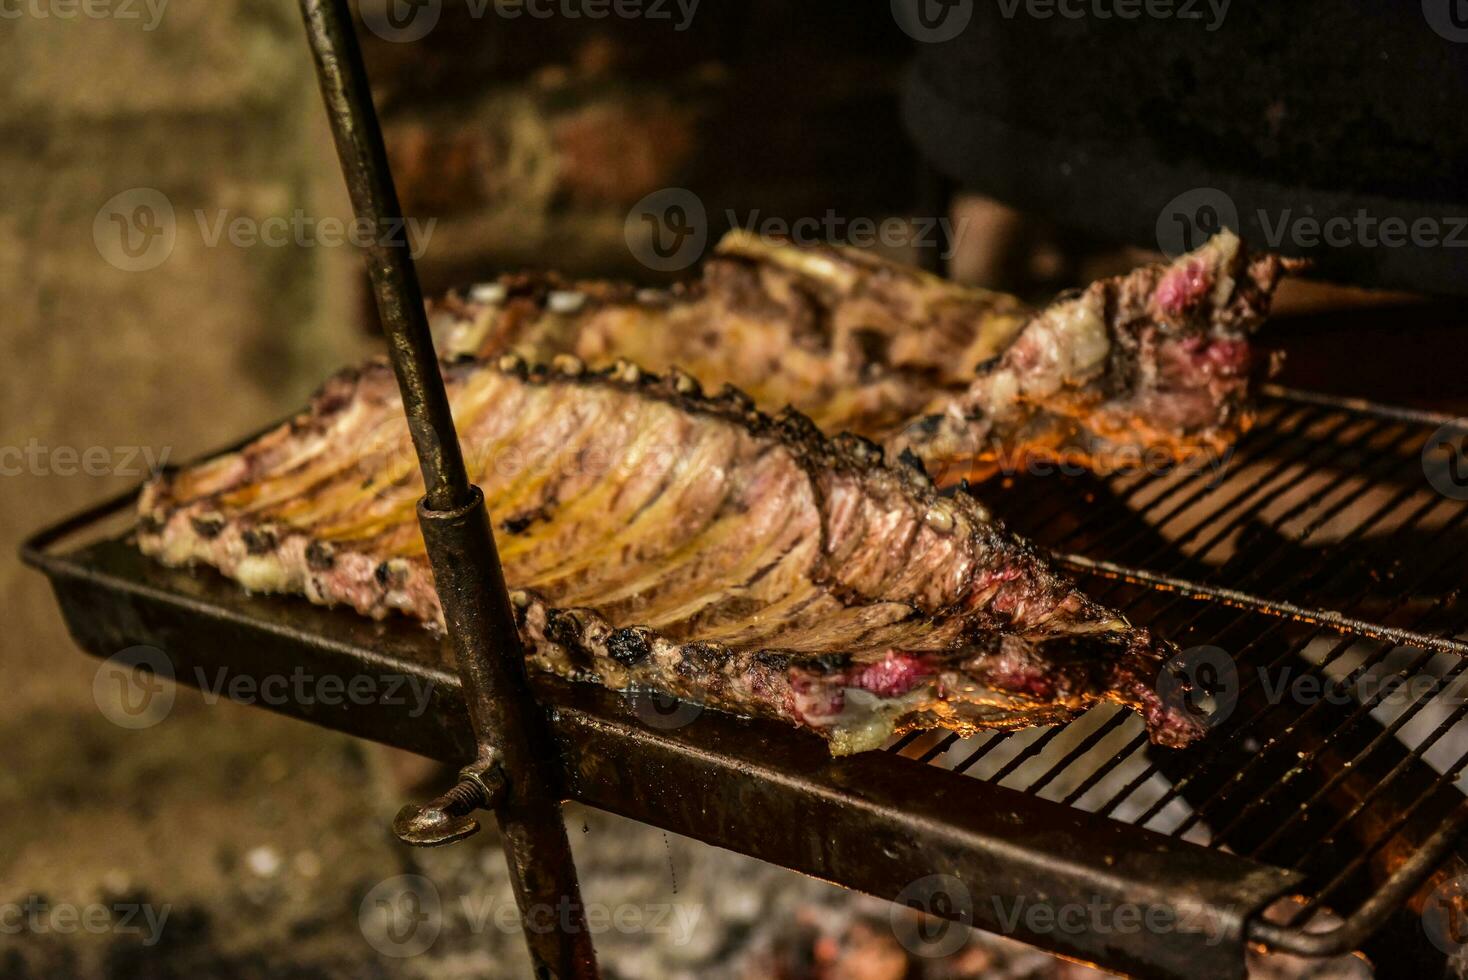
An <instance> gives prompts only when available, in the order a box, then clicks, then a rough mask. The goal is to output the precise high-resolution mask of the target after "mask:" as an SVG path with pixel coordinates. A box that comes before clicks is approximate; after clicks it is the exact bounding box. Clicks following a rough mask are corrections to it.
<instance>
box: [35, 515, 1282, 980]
mask: <svg viewBox="0 0 1468 980" xmlns="http://www.w3.org/2000/svg"><path fill="white" fill-rule="evenodd" d="M126 504H127V501H122V502H120V503H119V504H118V506H120V507H125V506H126ZM71 530H73V531H74V530H78V528H76V527H72V528H71ZM35 544H36V547H34V548H32V549H31V551H30V553H29V554H28V555H27V558H28V560H29V561H31V562H32V564H36V565H38V566H39V567H41V568H42V569H43V570H44V571H45V572H46V573H47V574H48V575H49V576H50V577H51V579H52V582H53V584H54V586H55V589H56V594H57V597H58V600H59V601H60V604H61V608H62V611H63V614H64V615H65V617H66V620H67V623H68V626H69V628H70V629H71V631H72V635H73V636H74V637H75V639H76V640H77V642H78V643H79V644H80V645H81V646H82V647H83V648H84V649H86V650H88V651H89V652H91V653H93V654H94V655H98V656H110V655H112V654H114V653H116V652H117V651H119V650H122V649H124V648H127V647H130V646H135V645H138V644H147V645H151V646H153V647H156V648H158V649H159V650H162V651H163V652H165V653H166V655H167V656H168V658H169V660H170V661H171V662H172V664H173V669H174V672H175V676H176V678H177V679H178V680H179V681H180V682H181V683H197V682H198V679H200V678H205V677H213V676H215V675H216V674H217V672H218V671H219V670H220V669H225V670H228V671H229V672H230V673H231V674H234V675H239V676H266V675H269V674H271V673H279V672H286V671H290V670H292V669H295V668H297V667H299V666H302V665H305V666H306V667H307V668H308V669H309V670H311V671H312V672H313V673H315V674H317V675H319V676H327V675H337V676H343V677H352V676H357V675H360V674H368V675H375V676H382V675H384V674H389V673H390V674H395V675H403V676H409V677H412V678H415V679H416V681H417V682H418V683H420V684H422V685H426V686H427V688H428V690H429V692H430V694H429V697H428V699H427V705H428V707H427V710H426V711H425V712H423V713H422V714H421V716H418V717H410V716H409V714H408V713H407V712H405V711H404V709H403V708H402V707H401V706H392V705H387V704H380V703H364V704H350V705H340V706H336V707H330V708H323V707H322V706H320V705H317V704H301V703H297V702H295V701H292V702H290V703H287V704H280V705H272V706H271V707H272V709H273V710H279V711H282V712H284V713H287V714H291V715H293V716H296V717H300V718H304V719H305V720H308V721H311V722H314V723H316V724H321V725H326V726H329V727H332V728H336V729H338V730H341V731H346V732H349V733H351V734H355V735H359V736H362V737H364V738H370V739H373V740H376V741H380V742H384V743H387V744H391V745H395V746H399V747H401V748H406V749H410V750H412V751H416V752H420V753H423V754H425V755H429V756H433V757H435V758H439V759H443V760H446V761H452V762H456V763H463V762H468V761H470V760H472V759H473V758H474V756H475V755H476V746H475V744H474V740H473V738H472V735H471V729H470V726H469V724H468V719H469V715H468V707H467V705H466V703H465V700H464V696H463V691H462V687H461V685H460V682H459V680H458V678H457V676H456V674H455V672H454V671H453V669H452V656H451V654H450V653H449V651H448V650H447V649H446V647H445V645H444V644H443V643H442V642H440V641H439V640H437V639H435V638H434V637H433V636H432V635H430V634H428V633H426V632H425V631H424V630H422V629H421V628H420V627H417V626H416V625H413V624H411V623H408V622H399V621H389V622H383V623H374V622H369V621H366V620H363V619H361V618H359V617H356V616H353V615H351V614H348V613H346V612H342V611H334V610H326V609H320V608H317V607H314V606H310V605H308V604H307V603H304V602H301V601H299V600H296V599H291V598H272V597H262V596H250V595H247V594H245V593H243V592H241V591H240V590H239V589H237V588H236V587H234V586H233V585H231V584H230V583H229V582H227V581H225V580H224V579H222V578H221V577H219V576H216V575H213V574H211V573H203V572H200V573H197V574H196V573H190V572H188V571H185V570H178V569H169V568H164V567H161V566H158V565H156V564H154V563H152V562H150V561H148V560H147V559H146V558H144V557H143V556H142V555H140V554H139V553H138V552H137V551H136V549H134V548H133V547H132V546H131V545H130V544H129V543H128V542H127V541H126V540H125V538H117V537H113V538H106V539H103V540H101V541H98V542H95V543H92V544H89V545H87V546H85V547H82V548H81V549H80V550H75V551H72V552H70V553H64V554H54V553H51V552H50V551H49V550H48V546H49V544H50V542H49V541H47V540H45V539H41V540H38V541H37V542H35ZM533 684H534V688H535V690H536V692H537V694H538V695H539V697H540V700H541V702H542V703H544V704H546V705H548V706H549V707H550V714H549V723H550V728H551V732H552V737H553V738H554V739H555V740H556V742H557V743H558V745H559V746H560V749H561V754H562V756H563V758H564V759H565V765H566V771H565V774H564V775H565V782H564V785H565V787H566V789H567V791H568V793H569V794H570V796H572V797H573V798H575V799H577V800H580V801H582V802H585V803H588V804H590V805H592V806H597V807H600V808H602V809H606V810H610V811H613V812H616V813H620V814H623V815H626V816H631V817H634V818H637V819H640V820H644V821H646V822H648V823H651V824H654V825H657V826H659V827H662V828H664V829H667V830H670V831H673V832H676V833H679V834H684V835H687V836H690V837H694V838H697V839H699V840H703V841H706V842H708V843H710V844H715V845H718V846H722V847H728V848H731V849H734V850H738V851H741V852H743V853H746V854H749V855H752V856H754V857H758V858H761V859H763V860H767V861H771V862H773V863H777V864H781V865H784V866H786V867H790V868H793V869H795V870H798V871H802V872H805V873H808V874H812V875H816V876H819V877H821V878H825V879H827V880H830V881H834V882H837V883H840V884H843V885H847V886H849V887H853V888H857V889H860V890H862V891H866V892H869V893H871V894H874V895H878V896H880V897H883V898H888V899H900V900H903V901H906V902H909V903H911V904H914V905H915V906H917V907H925V908H928V909H929V910H931V911H933V912H935V913H936V914H940V915H945V916H947V917H949V918H952V919H955V920H957V921H963V922H971V923H973V924H975V925H977V926H979V927H981V928H987V929H990V930H995V931H1001V932H1003V933H1004V934H1005V935H1009V936H1012V937H1014V938H1018V939H1021V940H1024V941H1027V942H1031V943H1034V944H1035V945H1037V946H1040V947H1042V948H1045V949H1049V950H1051V951H1054V952H1058V953H1062V954H1065V955H1068V956H1072V957H1078V958H1081V959H1085V960H1088V961H1090V962H1094V963H1097V964H1099V965H1101V966H1103V967H1107V968H1109V969H1112V970H1115V971H1118V972H1122V973H1128V974H1133V975H1138V976H1155V977H1196V976H1199V975H1207V976H1210V977H1242V976H1243V975H1244V944H1245V937H1246V929H1247V927H1248V923H1249V922H1250V920H1251V919H1252V918H1253V916H1254V915H1255V913H1257V912H1258V911H1259V910H1260V909H1262V908H1263V907H1264V906H1265V905H1267V904H1268V903H1269V901H1270V900H1272V899H1273V898H1274V897H1276V896H1278V895H1280V894H1284V893H1288V892H1290V891H1291V890H1292V889H1293V888H1294V887H1296V885H1297V883H1298V878H1297V876H1295V875H1293V874H1292V873H1290V872H1288V871H1284V870H1281V869H1277V868H1272V867H1270V866H1268V865H1264V864H1260V863H1257V862H1252V861H1248V860H1245V859H1241V858H1238V857H1235V856H1233V855H1230V854H1227V853H1223V852H1219V851H1214V850H1208V849H1206V848H1202V847H1198V846H1196V845H1194V844H1190V843H1188V842H1185V841H1178V840H1171V839H1169V838H1167V837H1164V836H1162V835H1159V834H1154V833H1150V832H1147V831H1139V830H1137V829H1135V828H1131V827H1127V826H1125V825H1123V824H1120V823H1117V822H1115V821H1111V820H1107V819H1105V818H1102V817H1098V816H1095V815H1091V814H1086V813H1083V812H1080V811H1078V810H1075V809H1072V808H1068V807H1064V806H1060V805H1057V804H1054V803H1051V802H1048V801H1045V800H1040V799H1036V798H1033V797H1029V796H1026V795H1024V794H1020V793H1015V792H1012V791H1009V790H1006V789H1003V788H1001V787H996V786H988V785H986V784H984V783H981V782H979V781H977V780H971V779H967V778H964V777H961V776H958V775H956V774H953V773H947V772H943V771H940V770H937V769H933V768H931V767H928V766H924V765H921V764H918V763H915V762H912V761H910V760H906V759H901V758H897V757H895V756H891V755H887V754H881V753H866V754H863V755H858V756H854V757H850V758H847V759H840V760H833V759H831V758H830V757H829V755H828V754H827V751H826V748H825V746H824V744H823V743H822V742H821V741H820V740H819V739H817V738H815V737H813V736H810V735H808V734H806V733H802V732H798V731H794V730H792V729H790V728H787V727H785V726H782V725H778V724H775V723H771V722H762V721H754V720H747V719H737V718H732V717H729V716H726V715H722V714H720V713H718V712H714V711H702V712H698V711H696V710H695V711H694V712H693V713H692V714H691V717H687V718H678V724H677V727H670V722H669V721H668V719H667V717H666V716H664V715H659V714H657V713H655V712H654V713H649V712H648V711H647V710H646V706H645V704H642V705H639V703H638V701H637V700H636V699H631V698H627V697H624V696H620V695H617V694H614V693H612V692H608V691H605V690H603V689H600V688H597V687H594V686H590V685H577V684H570V683H567V682H565V681H562V680H560V679H557V678H554V677H551V676H548V675H545V676H537V677H535V678H534V681H533ZM955 883H957V884H955ZM935 888H936V892H935ZM955 889H958V890H959V891H961V892H962V893H964V894H965V895H967V900H965V901H959V902H956V903H955V902H953V901H951V899H952V898H953V892H954V890H955ZM940 898H947V899H950V901H949V902H947V903H945V902H943V901H940V900H937V899H940ZM1036 905H1042V906H1044V907H1045V908H1046V909H1050V910H1056V911H1060V912H1062V913H1063V911H1064V910H1066V909H1090V908H1101V909H1110V910H1115V909H1123V908H1124V909H1135V910H1137V911H1136V913H1135V914H1136V915H1138V916H1140V917H1142V920H1143V921H1145V920H1146V917H1148V916H1151V917H1153V919H1157V918H1158V917H1161V921H1167V922H1172V923H1177V924H1179V925H1180V928H1176V929H1173V930H1171V931H1169V932H1168V934H1167V935H1165V936H1162V937H1161V938H1162V939H1163V941H1161V942H1159V941H1158V939H1159V937H1158V935H1157V933H1156V932H1155V931H1151V930H1148V929H1146V928H1137V929H1136V930H1135V931H1120V930H1111V931H1107V932H1104V933H1103V932H1097V931H1093V930H1088V929H1084V928H1058V927H1053V926H1052V927H1046V926H1045V922H1044V920H1041V922H1040V928H1038V929H1037V928H1032V927H1031V926H1032V925H1033V924H1034V920H1033V918H1032V917H1031V916H1028V915H1021V916H1016V915H1015V912H1016V910H1023V909H1033V908H1034V907H1035V906H1036Z"/></svg>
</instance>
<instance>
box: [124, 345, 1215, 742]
mask: <svg viewBox="0 0 1468 980" xmlns="http://www.w3.org/2000/svg"><path fill="white" fill-rule="evenodd" d="M443 371H444V377H445V382H446V385H447V389H448V392H449V396H450V400H451V404H452V407H453V411H454V415H455V421H456V424H457V427H458V431H459V435H460V439H461V441H462V444H463V448H464V454H465V457H466V460H467V462H468V464H469V467H470V473H471V477H472V478H473V479H474V480H475V482H476V483H478V484H479V486H480V487H481V488H482V489H483V491H484V494H485V498H486V501H487V503H488V507H489V510H490V514H491V519H492V520H493V522H494V526H495V529H496V536H497V538H498V539H499V544H500V555H501V561H502V563H503V567H504V571H505V576H506V580H507V582H508V583H509V584H510V586H511V588H512V589H513V590H514V591H513V593H512V600H513V603H514V605H515V608H516V613H517V620H518V624H519V627H520V632H521V636H522V639H523V641H524V644H525V648H526V651H527V656H528V658H529V660H530V662H531V663H532V664H533V665H535V666H537V667H540V668H543V669H546V670H550V671H554V672H556V673H558V674H561V675H564V676H567V677H570V678H573V679H579V680H587V681H595V682H598V683H601V684H603V685H606V686H608V687H611V688H614V689H639V688H640V689H649V690H654V691H660V692H665V693H667V694H670V695H674V696H677V697H680V698H683V699H685V700H691V701H696V702H699V703H702V704H706V705H708V706H710V707H715V708H720V709H724V710H728V711H732V712H736V713H740V714H745V715H756V716H765V717H774V718H778V719H784V720H786V721H789V722H792V723H794V724H796V725H799V726H802V727H805V728H808V729H811V730H813V731H816V732H818V733H820V734H821V735H823V736H825V737H826V738H827V739H828V740H829V743H830V745H831V748H832V751H833V752H836V753H848V752H856V751H861V750H865V749H870V748H875V747H877V746H879V745H881V744H882V743H883V742H884V740H886V739H887V738H888V737H890V736H891V735H892V734H893V733H895V732H901V731H905V730H910V729H914V728H919V727H922V728H927V727H944V728H948V729H951V730H953V731H957V732H964V733H972V732H974V731H978V730H981V729H1010V728H1016V727H1021V726H1026V725H1032V724H1043V723H1051V722H1057V721H1061V720H1064V719H1066V718H1069V717H1071V716H1073V715H1075V714H1076V713H1078V712H1080V711H1083V710H1085V709H1086V708H1088V707H1089V706H1091V705H1093V704H1095V703H1097V702H1098V701H1103V700H1106V701H1113V702H1119V703H1121V704H1124V705H1126V706H1128V707H1131V708H1133V709H1135V710H1137V711H1138V712H1139V713H1140V714H1141V716H1142V717H1143V719H1144V720H1145V722H1146V724H1147V726H1148V729H1149V731H1150V733H1151V736H1152V738H1153V740H1154V741H1155V742H1158V743H1159V744H1163V745H1169V746H1180V745H1184V744H1187V743H1188V742H1190V741H1192V740H1194V739H1196V738H1198V737H1199V736H1200V735H1201V734H1202V732H1203V728H1202V726H1201V725H1200V724H1199V722H1198V721H1197V719H1196V718H1195V717H1194V716H1193V715H1192V714H1190V713H1189V712H1188V711H1187V710H1186V709H1185V708H1184V707H1183V706H1179V705H1174V704H1170V703H1165V702H1164V700H1163V699H1162V698H1160V697H1159V695H1158V693H1157V682H1158V678H1159V675H1160V672H1161V671H1162V670H1164V669H1169V668H1168V667H1167V664H1168V661H1169V660H1170V658H1171V656H1172V654H1173V648H1172V647H1171V646H1170V645H1168V644H1167V643H1165V642H1163V641H1161V640H1159V639H1157V638H1155V637H1153V636H1152V635H1151V634H1149V633H1148V632H1147V631H1146V630H1143V629H1139V628H1136V627H1134V626H1132V625H1131V624H1129V623H1128V622H1126V621H1125V620H1124V619H1123V618H1122V617H1121V616H1120V615H1119V614H1117V613H1115V612H1113V611H1111V610H1109V609H1107V608H1105V607H1103V606H1102V605H1100V604H1099V603H1097V602H1095V601H1093V600H1092V599H1090V598H1089V597H1087V596H1085V595H1083V594H1082V593H1080V592H1079V591H1077V589H1076V588H1075V587H1074V586H1073V585H1072V584H1071V583H1070V582H1069V581H1068V580H1066V579H1065V578H1063V577H1062V576H1061V575H1059V574H1058V573H1056V572H1055V571H1054V570H1052V569H1051V568H1050V567H1049V566H1047V564H1046V563H1045V562H1044V560H1042V559H1041V558H1040V557H1039V556H1038V555H1037V554H1036V552H1035V550H1034V549H1033V548H1032V547H1031V546H1030V545H1028V544H1027V543H1026V542H1024V541H1023V540H1021V539H1019V538H1018V537H1016V536H1015V535H1013V534H1012V533H1010V532H1009V531H1008V530H1006V529H1005V528H1004V527H1003V526H1002V524H1001V523H1000V522H998V521H997V520H995V519H994V518H993V517H992V516H991V515H990V513H989V512H988V511H987V510H986V509H985V508H984V506H983V505H982V504H981V503H980V502H979V501H978V500H977V499H976V498H975V497H974V496H973V494H972V492H971V491H969V490H968V488H964V489H962V490H960V491H958V492H956V493H948V494H942V493H939V492H938V490H937V489H936V488H935V486H934V484H933V482H932V480H931V479H930V478H929V477H928V476H927V475H926V473H925V472H924V469H923V467H922V464H921V463H920V462H919V461H918V460H917V459H916V458H915V457H913V456H912V455H911V454H908V455H906V456H904V457H902V458H901V459H898V460H895V461H891V462H889V461H888V460H887V459H886V458H885V456H884V453H883V451H882V449H881V448H880V447H878V446H877V445H875V444H873V443H871V442H869V441H867V440H866V439H863V438H861V437H859V436H852V435H843V436H840V437H838V438H836V439H829V438H827V437H826V436H825V435H823V434H822V433H821V432H820V431H819V430H818V429H817V427H816V426H815V425H814V424H813V423H812V422H811V421H810V420H809V419H808V418H806V417H805V416H803V415H801V414H799V413H798V412H795V411H793V410H788V411H786V412H784V413H782V414H781V415H779V416H776V417H771V416H768V415H766V414H764V413H762V412H760V411H759V410H758V409H756V408H755V406H754V403H753V401H752V400H751V399H750V398H749V397H748V396H747V395H745V394H744V393H742V392H740V391H738V390H737V389H734V388H732V387H726V388H725V389H724V390H723V391H722V392H721V393H720V394H718V395H716V396H713V397H709V396H706V395H704V393H703V391H702V389H701V387H700V385H699V384H698V382H697V381H695V380H694V379H693V378H692V377H691V376H689V375H687V374H683V373H681V372H670V373H668V374H666V375H663V376H657V375H654V374H651V373H649V372H646V371H643V370H641V369H640V368H638V367H636V366H634V365H633V364H631V363H629V362H621V363H618V364H616V365H614V366H612V367H611V368H609V369H607V370H605V371H599V372H592V371H588V370H587V369H586V368H585V367H584V366H583V364H582V363H581V362H580V361H578V360H576V359H575V358H572V357H569V356H564V355H563V356H562V357H561V358H560V359H559V360H558V361H557V362H556V365H555V367H554V368H551V369H547V368H538V367H528V366H527V365H526V364H525V363H524V362H523V361H522V360H521V359H519V358H518V357H516V356H515V355H504V356H502V357H501V358H498V359H496V360H494V361H479V360H463V359H461V360H459V361H456V362H453V363H446V364H445V366H444V369H443ZM422 492H423V487H422V477H421V475H420V473H419V470H418V467H417V465H416V459H415V456H414V454H413V451H412V446H411V442H410V439H409V435H408V430H407V424H406V422H405V420H404V417H403V411H402V405H401V401H400V398H399V396H398V391H397V387H396V385H395V384H394V382H393V378H392V374H391V371H390V369H389V368H388V366H387V365H386V364H385V363H384V362H380V361H379V362H372V363H370V364H368V365H367V366H365V367H362V368H357V369H353V370H350V371H346V372H343V373H341V374H339V375H337V376H336V377H334V378H332V379H331V380H329V381H328V382H327V383H326V384H325V385H324V386H323V387H322V389H321V390H320V391H319V392H318V393H317V395H316V396H315V398H314V400H313V402H312V403H311V405H310V406H309V408H308V409H307V410H306V411H304V412H303V413H302V414H300V415H299V416H297V417H296V418H294V419H293V420H292V421H290V422H288V423H286V424H285V425H282V426H281V427H279V428H277V429H275V430H273V431H271V432H269V433H267V434H266V435H264V436H262V437H260V438H259V439H258V440H256V441H255V442H253V443H251V444H250V445H248V446H246V447H245V448H243V449H241V450H238V451H235V452H231V453H228V454H225V455H223V456H219V457H217V458H214V459H212V460H209V461H207V462H205V463H202V464H199V465H196V466H193V467H190V468H186V469H183V470H181V471H177V472H171V473H167V474H164V475H162V476H160V477H158V478H157V479H155V480H154V481H153V482H151V483H150V484H149V485H148V486H147V487H146V488H145V490H144V492H143V494H142V497H141V499H140V503H139V507H140V519H139V524H138V531H137V539H138V543H139V545H140V547H141V548H142V550H143V551H144V552H145V553H147V554H149V555H151V556H154V557H156V558H158V559H160V560H161V561H163V562H165V563H168V564H171V565H189V564H196V563H198V564H204V565H209V566H213V567H214V568H216V569H218V570H219V571H220V572H222V573H224V574H225V575H227V576H230V577H232V578H233V579H235V580H237V581H238V582H239V583H241V584H242V585H244V586H246V587H247V588H249V589H252V590H256V591H261V592H272V593H294V594H299V595H304V596H306V597H307V598H309V599H310V600H312V601H314V602H318V603H323V604H330V605H342V606H347V607H350V608H351V609H353V610H355V611H357V612H358V613H361V614H363V615H366V616H372V617H383V616H386V615H389V614H390V613H393V612H394V611H398V612H401V613H405V614H407V615H409V616H413V617H416V618H418V619H420V620H422V621H424V622H425V623H426V624H428V625H429V626H430V627H435V628H439V629H441V628H442V623H441V613H440V610H439V606H438V600H437V597H436V595H435V593H434V589H433V581H432V573H431V570H430V567H429V564H428V561H427V558H426V556H425V554H424V546H423V540H422V537H421V535H420V533H419V529H418V526H417V523H416V520H415V510H414V508H415V503H416V501H417V499H418V498H419V496H420V495H421V494H422Z"/></svg>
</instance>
